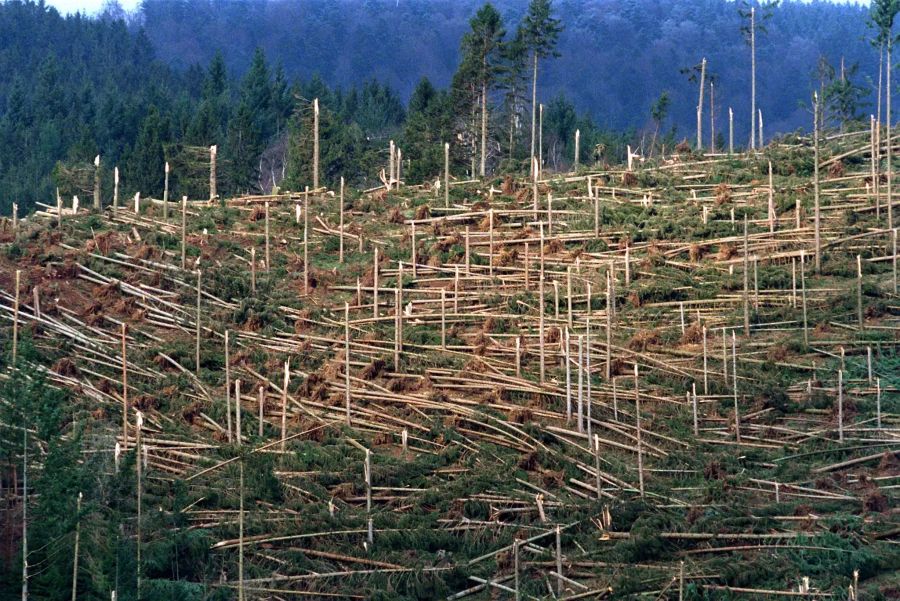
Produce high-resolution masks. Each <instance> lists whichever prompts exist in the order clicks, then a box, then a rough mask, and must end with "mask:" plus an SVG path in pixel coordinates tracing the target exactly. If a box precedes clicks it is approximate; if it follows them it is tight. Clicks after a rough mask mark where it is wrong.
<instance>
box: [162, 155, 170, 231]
mask: <svg viewBox="0 0 900 601" xmlns="http://www.w3.org/2000/svg"><path fill="white" fill-rule="evenodd" d="M163 219H164V220H166V221H168V220H169V161H166V182H165V184H164V185H163Z"/></svg>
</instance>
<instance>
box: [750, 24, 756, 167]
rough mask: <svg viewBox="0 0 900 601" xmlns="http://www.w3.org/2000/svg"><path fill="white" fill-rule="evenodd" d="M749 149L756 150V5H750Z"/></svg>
mask: <svg viewBox="0 0 900 601" xmlns="http://www.w3.org/2000/svg"><path fill="white" fill-rule="evenodd" d="M750 149H751V150H756V7H750Z"/></svg>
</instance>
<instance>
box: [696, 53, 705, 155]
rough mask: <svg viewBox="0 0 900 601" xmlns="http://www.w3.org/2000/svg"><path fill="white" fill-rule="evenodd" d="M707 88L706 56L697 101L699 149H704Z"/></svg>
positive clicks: (701, 66)
mask: <svg viewBox="0 0 900 601" xmlns="http://www.w3.org/2000/svg"><path fill="white" fill-rule="evenodd" d="M704 90H706V57H704V58H703V60H702V61H701V62H700V99H699V100H698V101H697V150H698V151H701V152H702V151H703V92H704Z"/></svg>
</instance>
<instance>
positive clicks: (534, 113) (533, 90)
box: [531, 52, 538, 177]
mask: <svg viewBox="0 0 900 601" xmlns="http://www.w3.org/2000/svg"><path fill="white" fill-rule="evenodd" d="M537 77H538V56H537V52H535V53H534V75H533V76H532V78H531V169H532V173H531V175H532V176H533V177H537V172H536V171H535V170H534V169H535V167H534V143H535V134H536V132H535V128H536V127H537Z"/></svg>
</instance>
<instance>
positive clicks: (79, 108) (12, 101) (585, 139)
mask: <svg viewBox="0 0 900 601" xmlns="http://www.w3.org/2000/svg"><path fill="white" fill-rule="evenodd" d="M482 4H483V2H482V0H454V1H452V2H450V1H439V0H401V1H397V0H365V1H362V0H144V2H143V3H142V5H141V7H140V8H139V9H138V11H137V12H136V13H134V14H128V13H125V12H124V11H122V10H121V8H120V7H119V6H118V5H116V4H115V2H111V3H109V4H108V5H107V7H106V8H105V9H104V11H102V12H101V14H99V15H96V16H95V17H91V18H89V17H86V16H82V15H74V16H70V17H62V16H60V15H59V14H58V13H57V12H56V10H55V9H52V8H48V7H46V6H44V5H43V3H34V2H30V1H27V2H23V1H20V0H10V1H7V2H5V3H2V4H0V40H2V41H0V72H2V73H4V77H3V78H2V80H0V190H2V192H0V211H2V212H3V213H7V214H8V212H9V210H10V205H11V203H12V202H16V201H18V202H19V205H20V210H21V211H25V210H27V209H28V208H30V207H33V206H34V203H35V201H40V202H46V203H53V202H54V196H55V189H56V188H59V189H60V193H61V194H63V195H64V196H68V195H72V194H78V193H82V194H86V193H87V190H88V189H89V188H90V186H92V182H93V171H92V167H91V163H92V161H93V159H94V156H95V155H97V154H99V155H100V156H101V157H102V158H101V169H102V170H103V175H104V177H103V182H104V198H108V197H110V196H111V194H112V191H111V187H112V177H111V176H110V173H109V172H110V171H111V170H112V168H113V166H118V167H119V169H120V171H121V179H122V184H121V186H122V187H121V193H122V194H123V195H124V194H133V193H134V192H136V191H140V192H141V193H142V194H144V195H145V196H146V195H153V196H156V197H159V196H161V194H162V187H163V165H164V163H165V161H169V162H170V163H171V164H172V182H171V194H172V195H174V196H176V197H177V196H178V195H181V194H188V195H191V196H196V195H202V193H203V180H204V177H205V176H204V173H203V172H204V165H203V151H202V149H204V148H206V147H208V146H209V145H212V144H216V145H218V147H219V155H220V157H221V160H222V165H223V167H222V174H223V180H224V181H223V184H222V185H221V189H222V192H223V193H226V194H230V193H237V192H242V191H254V190H261V189H269V188H270V187H271V186H272V185H273V183H274V182H278V183H280V184H282V185H283V186H287V187H300V186H302V185H303V184H305V183H308V179H309V178H308V171H309V169H308V166H307V161H305V160H304V157H306V156H307V155H308V153H309V152H310V150H309V146H310V144H309V143H308V139H306V136H305V132H306V131H307V130H308V128H309V127H308V126H309V121H310V114H311V110H310V104H309V103H310V101H311V99H312V98H314V97H319V98H321V102H322V104H323V106H324V116H323V129H324V131H323V137H324V138H325V139H324V140H323V153H324V157H323V171H324V173H323V175H324V177H325V179H326V181H327V182H333V181H335V179H336V178H338V177H340V175H347V177H348V178H350V179H351V180H352V181H353V183H355V184H358V185H375V184H377V182H378V179H377V174H378V171H379V170H380V169H381V168H382V167H383V166H384V165H385V163H386V155H387V150H386V149H387V143H388V140H389V139H391V138H396V139H397V140H398V143H400V144H401V145H402V146H403V147H405V152H404V156H405V157H407V158H409V159H411V161H410V164H409V165H408V167H409V168H408V169H407V172H406V174H407V175H408V176H409V177H410V178H412V179H417V180H423V179H427V178H429V177H433V176H434V175H436V171H437V170H439V169H438V163H439V161H438V160H437V155H438V154H439V153H438V152H437V151H436V149H437V148H438V146H439V143H440V140H442V139H454V140H459V139H462V138H463V137H464V135H463V134H462V133H461V132H460V131H459V130H460V124H459V123H455V122H454V115H455V114H458V113H460V105H461V103H463V104H464V103H465V98H464V97H465V94H461V93H459V92H460V90H464V88H465V83H464V82H462V83H461V82H460V77H463V76H464V75H465V73H461V72H462V71H464V65H463V64H462V63H464V62H465V61H464V60H463V59H464V58H465V57H464V56H463V51H462V50H461V44H460V41H461V40H462V39H463V37H464V35H465V34H466V32H467V31H468V30H469V29H470V19H471V18H472V17H473V15H474V14H475V13H476V11H478V9H479V7H480V6H481V5H482ZM494 5H495V6H496V8H497V12H499V14H500V15H501V16H502V20H503V25H504V27H505V30H506V39H511V38H512V37H513V35H514V31H515V29H516V25H517V24H519V23H520V22H521V21H522V18H523V14H524V12H525V10H526V8H527V3H526V2H522V1H519V0H497V1H496V2H494ZM553 11H554V15H555V17H556V18H558V19H559V20H560V21H561V23H562V26H563V29H562V31H561V34H560V35H559V39H558V42H557V44H556V47H555V53H557V54H558V56H556V57H552V56H551V57H548V59H547V60H543V61H542V63H541V73H540V78H539V83H538V98H539V101H540V102H543V103H545V104H546V105H547V112H546V114H545V130H544V140H545V145H544V149H545V161H546V162H547V164H548V165H549V166H550V167H562V166H564V165H567V164H569V163H571V160H572V152H573V151H572V148H571V145H572V142H571V138H572V135H573V133H574V130H575V128H581V130H582V151H583V153H585V156H584V157H583V158H584V160H585V161H586V162H587V161H590V160H592V159H603V160H613V159H621V158H622V156H623V154H624V145H625V143H632V144H634V145H640V146H642V147H643V148H644V150H645V151H646V150H647V148H646V145H647V139H648V138H650V137H651V136H652V137H653V138H654V139H656V137H657V134H658V135H659V137H660V139H662V140H666V141H668V142H670V143H671V142H673V141H677V140H678V139H681V138H691V137H692V136H693V135H694V123H695V106H696V102H697V84H696V83H695V82H693V81H691V80H690V78H689V77H688V75H686V74H685V73H684V71H685V69H687V68H690V67H693V66H694V65H696V64H697V63H699V62H700V59H701V58H702V57H706V59H707V61H708V74H709V75H711V76H712V77H713V81H714V82H715V86H716V94H715V111H716V114H717V116H718V117H717V131H718V132H719V134H723V133H726V132H727V113H728V108H729V107H733V109H734V111H735V137H736V140H737V142H738V143H740V144H741V145H743V144H744V143H745V142H746V139H747V138H748V136H749V127H750V108H749V105H750V99H749V73H750V52H749V48H748V45H747V43H746V41H745V39H744V37H743V36H742V34H741V25H742V19H741V17H740V15H739V13H738V7H737V6H736V4H735V3H734V2H727V1H724V0H557V1H556V2H554V3H553ZM867 22H868V13H867V9H865V8H862V7H858V6H853V5H843V4H830V3H824V2H815V3H811V4H807V3H801V2H793V1H789V2H784V3H782V5H781V6H780V7H779V8H778V9H776V10H775V11H774V13H773V14H772V18H771V19H769V20H767V21H766V23H765V26H766V31H765V32H760V33H759V40H758V44H757V45H758V62H759V67H758V85H759V92H758V102H759V107H760V108H761V110H762V111H763V114H764V117H765V131H766V134H767V137H769V136H771V135H772V134H775V133H776V132H785V131H791V130H794V129H796V128H800V127H806V126H807V122H808V121H810V116H809V110H808V108H807V107H806V106H805V105H808V103H809V96H810V94H811V92H812V90H814V89H817V88H819V87H820V80H821V79H822V78H824V79H826V80H834V79H835V78H837V77H839V73H840V64H841V61H842V60H843V64H844V65H845V70H844V72H845V73H846V75H847V77H848V78H849V80H850V81H852V82H853V84H854V85H856V86H859V87H860V89H859V90H856V91H855V92H854V93H855V94H856V96H858V98H856V99H855V101H854V102H852V103H851V104H852V106H851V107H850V110H851V112H852V113H854V115H855V114H856V113H860V112H863V111H865V112H869V111H872V112H874V100H873V96H874V95H873V94H872V93H871V90H872V88H873V87H874V80H876V79H877V72H878V66H877V65H878V50H877V48H875V47H874V46H873V44H872V43H871V39H872V38H873V37H874V31H873V30H872V29H870V28H869V27H868V25H867ZM470 75H471V74H470ZM524 75H526V76H530V73H529V72H528V71H527V69H526V72H525V74H524ZM423 77H427V78H428V81H424V82H423V81H422V78H423ZM500 78H502V74H501V75H498V79H500ZM519 83H521V84H522V85H521V86H519V87H520V89H519V90H518V93H519V94H520V95H521V96H522V97H523V98H522V99H520V101H517V102H516V103H515V104H516V106H517V111H518V112H517V114H516V116H517V117H518V116H523V117H524V121H525V122H526V123H521V124H520V125H521V127H518V128H517V131H516V134H517V136H521V138H522V140H524V141H525V142H526V143H524V144H523V143H519V144H518V145H517V146H515V147H504V146H503V144H504V143H505V142H504V140H505V139H506V138H507V137H508V136H507V135H506V134H505V131H504V125H503V124H504V123H508V122H510V121H509V120H508V119H507V118H506V117H505V116H500V113H501V110H500V105H502V104H503V103H504V102H505V100H504V94H505V92H504V91H503V90H501V89H500V86H499V85H498V86H497V88H495V89H493V88H492V92H491V97H490V100H491V105H492V106H497V107H498V110H497V113H498V117H497V118H496V119H492V122H491V128H492V132H491V135H492V140H493V139H496V140H497V142H496V144H495V145H494V146H496V148H495V150H494V153H493V154H494V157H493V158H494V160H493V162H492V164H493V165H495V166H498V165H499V163H500V159H501V158H504V157H505V158H508V159H512V160H513V163H512V164H508V165H505V167H511V168H518V167H521V164H522V159H523V156H524V155H523V154H522V153H523V152H526V151H527V147H526V146H527V140H526V138H527V133H528V132H527V130H528V123H527V121H528V120H529V119H530V113H529V111H530V109H528V108H527V104H528V97H527V96H528V95H527V94H525V93H524V92H526V91H529V92H530V88H528V86H530V79H529V78H528V77H525V78H523V80H522V81H521V82H519ZM470 96H471V95H470ZM506 96H508V94H506ZM661 98H662V99H663V100H664V102H662V103H660V99H661ZM469 100H470V101H471V100H472V99H471V97H470V98H469ZM867 100H869V102H868V103H867V102H866V101H867ZM867 104H868V106H867ZM654 109H655V110H654ZM660 109H662V110H660ZM706 111H707V115H708V114H709V113H708V111H709V107H707V109H706ZM519 113H521V115H519ZM854 115H849V116H854ZM513 121H514V122H518V121H517V119H514V120H513ZM706 127H707V128H708V127H709V123H708V117H707V123H706ZM523 129H524V130H525V131H524V133H523ZM423 130H427V131H423ZM469 133H471V132H469ZM721 142H722V138H721V136H720V143H721ZM598 145H599V148H601V149H602V152H600V153H598V154H591V153H592V149H595V148H597V147H598ZM509 146H513V145H512V144H510V145H509ZM651 150H652V149H651ZM426 156H428V157H431V159H429V160H425V159H423V160H422V162H419V163H416V162H415V160H412V159H418V158H419V157H426ZM525 159H526V160H525V164H526V165H527V157H525ZM453 161H454V166H455V170H456V171H471V170H472V164H473V161H470V157H469V156H468V155H467V154H466V151H465V150H464V149H462V148H456V147H454V156H453Z"/></svg>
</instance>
